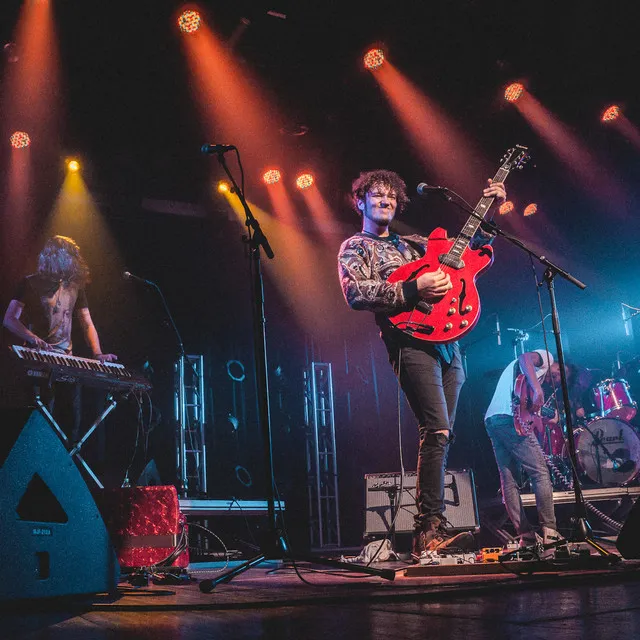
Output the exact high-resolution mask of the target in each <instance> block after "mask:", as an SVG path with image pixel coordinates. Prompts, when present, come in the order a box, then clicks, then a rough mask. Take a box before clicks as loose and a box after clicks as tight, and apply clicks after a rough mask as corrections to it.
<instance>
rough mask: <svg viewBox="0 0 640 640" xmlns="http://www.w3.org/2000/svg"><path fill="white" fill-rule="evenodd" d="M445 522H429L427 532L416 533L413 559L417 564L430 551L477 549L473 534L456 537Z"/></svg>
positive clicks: (461, 533)
mask: <svg viewBox="0 0 640 640" xmlns="http://www.w3.org/2000/svg"><path fill="white" fill-rule="evenodd" d="M444 522H445V521H444V520H440V519H439V518H438V519H435V520H432V521H429V523H428V525H427V527H428V528H427V529H426V530H418V531H414V533H413V545H412V549H411V557H412V558H413V560H414V561H415V562H419V561H420V558H421V557H424V555H425V554H426V553H427V552H429V551H452V550H454V549H455V550H460V551H464V550H469V549H473V548H475V543H476V541H475V538H474V537H473V534H472V533H469V532H468V531H462V532H460V533H458V534H456V535H454V534H452V533H449V532H448V531H447V529H446V528H445V526H444Z"/></svg>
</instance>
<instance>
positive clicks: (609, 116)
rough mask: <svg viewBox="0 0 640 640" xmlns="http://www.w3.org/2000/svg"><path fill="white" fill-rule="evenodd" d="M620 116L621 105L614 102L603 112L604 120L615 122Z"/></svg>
mask: <svg viewBox="0 0 640 640" xmlns="http://www.w3.org/2000/svg"><path fill="white" fill-rule="evenodd" d="M619 116H620V107H618V106H617V105H615V104H612V105H611V106H610V107H607V108H606V109H605V110H604V111H603V113H602V117H601V120H602V122H613V121H614V120H616V119H617V118H618V117H619Z"/></svg>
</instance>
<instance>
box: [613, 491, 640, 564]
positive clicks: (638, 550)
mask: <svg viewBox="0 0 640 640" xmlns="http://www.w3.org/2000/svg"><path fill="white" fill-rule="evenodd" d="M616 548H617V549H618V551H619V552H620V555H621V556H622V557H623V558H625V560H638V559H640V500H636V502H635V504H634V505H633V507H631V511H629V515H628V516H627V519H626V520H625V522H624V524H623V525H622V529H620V533H619V534H618V539H617V540H616Z"/></svg>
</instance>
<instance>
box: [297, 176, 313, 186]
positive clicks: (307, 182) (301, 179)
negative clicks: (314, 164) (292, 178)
mask: <svg viewBox="0 0 640 640" xmlns="http://www.w3.org/2000/svg"><path fill="white" fill-rule="evenodd" d="M313 182H314V180H313V175H312V174H310V173H301V174H300V175H299V176H298V177H297V178H296V187H298V189H308V188H309V187H310V186H311V185H312V184H313Z"/></svg>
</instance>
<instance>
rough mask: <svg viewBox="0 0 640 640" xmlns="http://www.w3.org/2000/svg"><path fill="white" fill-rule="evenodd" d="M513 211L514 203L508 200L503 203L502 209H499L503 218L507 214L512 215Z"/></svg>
mask: <svg viewBox="0 0 640 640" xmlns="http://www.w3.org/2000/svg"><path fill="white" fill-rule="evenodd" d="M513 209H514V206H513V202H511V200H507V201H506V202H503V203H502V204H501V205H500V207H499V208H498V213H499V214H500V215H501V216H504V215H506V214H507V213H511V212H512V211H513Z"/></svg>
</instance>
